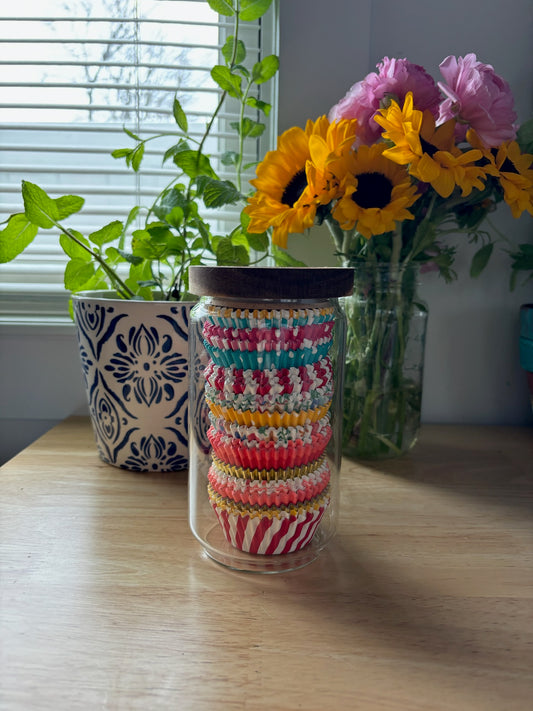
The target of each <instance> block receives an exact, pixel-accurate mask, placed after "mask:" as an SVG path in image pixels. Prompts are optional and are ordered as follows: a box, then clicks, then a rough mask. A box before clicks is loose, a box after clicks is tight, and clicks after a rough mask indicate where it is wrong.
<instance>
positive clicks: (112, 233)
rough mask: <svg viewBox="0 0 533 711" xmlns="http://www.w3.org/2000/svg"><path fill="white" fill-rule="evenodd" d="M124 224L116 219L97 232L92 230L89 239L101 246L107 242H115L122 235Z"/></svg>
mask: <svg viewBox="0 0 533 711" xmlns="http://www.w3.org/2000/svg"><path fill="white" fill-rule="evenodd" d="M123 229H124V225H123V224H122V222H120V221H119V220H114V221H113V222H110V223H109V224H108V225H105V226H104V227H102V228H101V229H99V230H97V231H96V232H91V234H90V235H89V239H90V240H91V242H92V243H93V244H97V245H98V246H99V247H101V246H102V245H104V244H106V243H107V242H113V240H116V239H118V238H119V237H120V235H121V234H122V230H123Z"/></svg>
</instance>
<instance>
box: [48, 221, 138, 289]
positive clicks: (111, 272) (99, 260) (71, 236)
mask: <svg viewBox="0 0 533 711" xmlns="http://www.w3.org/2000/svg"><path fill="white" fill-rule="evenodd" d="M50 219H51V218H50ZM52 221H53V223H54V225H55V226H56V227H57V228H58V229H60V230H61V232H63V234H65V235H66V236H67V237H68V238H69V239H71V240H72V241H73V242H75V243H76V244H77V245H78V246H80V247H81V248H82V249H84V250H85V251H86V252H88V253H89V254H90V255H91V257H92V258H93V259H94V260H95V261H96V262H97V263H98V264H99V265H100V267H101V268H102V269H103V270H104V272H105V273H106V274H107V276H108V277H109V279H110V280H111V282H112V283H113V284H114V285H115V287H116V289H117V291H118V293H119V294H120V295H121V296H122V298H124V299H132V298H134V297H135V294H134V292H133V291H132V290H131V289H130V288H129V287H128V286H127V285H126V284H125V283H124V282H123V281H122V279H121V278H120V277H119V275H118V274H117V273H116V272H115V271H114V269H112V268H111V267H110V266H109V264H107V262H106V261H105V260H104V259H103V258H102V257H101V256H100V255H99V254H98V253H97V252H94V251H93V250H92V249H91V248H90V247H87V245H85V244H83V242H82V241H81V240H79V239H78V238H77V237H76V235H74V234H73V233H72V232H71V231H70V230H69V229H67V228H66V227H63V225H62V224H61V223H60V222H56V221H55V220H52Z"/></svg>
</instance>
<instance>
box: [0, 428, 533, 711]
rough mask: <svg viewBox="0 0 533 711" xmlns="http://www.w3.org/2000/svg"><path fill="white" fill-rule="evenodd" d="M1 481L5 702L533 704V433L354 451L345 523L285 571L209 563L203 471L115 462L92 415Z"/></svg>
mask: <svg viewBox="0 0 533 711" xmlns="http://www.w3.org/2000/svg"><path fill="white" fill-rule="evenodd" d="M0 476H1V486H2V489H1V497H0V506H1V509H0V516H1V518H0V540H1V553H0V566H1V567H0V572H1V598H0V622H1V632H0V634H1V638H0V645H1V652H0V708H1V709H2V711H11V710H13V709H16V710H17V711H18V710H23V711H34V710H36V709H50V710H53V711H56V710H57V709H68V710H69V711H73V710H76V709H83V710H85V709H89V710H91V711H92V710H94V709H124V710H129V709H143V711H152V709H178V710H179V711H182V710H186V709H199V710H203V709H209V710H210V711H211V710H212V709H224V710H225V709H229V710H231V709H244V710H246V711H248V710H250V711H251V710H252V709H253V710H254V711H267V710H268V711H285V710H287V711H289V710H290V711H293V710H294V709H305V710H313V711H314V710H316V711H329V710H330V709H331V710H332V711H337V710H339V711H340V710H344V709H348V710H351V709H365V710H366V709H368V710H369V711H381V710H382V709H383V710H387V711H395V710H397V709H398V710H400V709H401V710H402V711H403V710H405V711H418V710H420V711H433V710H434V709H435V710H439V711H440V710H441V709H442V710H443V711H444V710H446V711H471V710H477V709H479V710H480V711H493V710H494V711H514V710H515V709H516V710H520V711H526V709H527V711H530V709H531V708H533V646H532V645H533V569H532V550H533V518H532V509H533V430H531V429H530V428H499V427H498V428H496V427H478V428H473V427H456V426H426V427H425V428H424V429H423V432H422V437H421V441H420V442H419V444H418V445H417V446H416V448H415V449H414V451H413V452H412V453H411V454H409V455H407V456H405V457H404V458H402V459H398V460H394V461H387V462H382V463H378V464H374V465H372V466H370V465H362V464H357V463H354V462H351V461H347V460H345V461H344V463H343V471H342V482H341V487H342V497H341V520H340V525H339V530H338V535H337V536H336V538H335V539H334V541H333V542H332V544H330V546H329V548H328V549H327V550H326V551H324V552H323V553H322V554H321V556H320V557H319V559H318V560H317V561H315V562H314V563H312V564H311V565H309V566H307V567H306V568H303V569H301V570H298V571H295V572H292V573H283V574H280V575H271V576H265V575H254V574H247V573H236V572H233V571H230V570H227V569H225V568H223V567H222V566H220V565H218V564H216V563H214V562H213V561H211V560H209V559H208V558H206V557H205V556H204V555H203V554H202V552H201V548H200V545H199V544H198V543H197V541H196V540H195V539H194V538H193V536H192V534H191V533H190V531H189V528H188V523H187V475H186V473H178V474H155V475H154V474H150V475H146V474H135V473H131V472H126V471H122V470H119V469H115V468H113V467H110V466H107V465H105V464H103V463H102V462H100V461H99V459H98V458H97V455H96V451H95V447H94V444H93V438H92V432H91V430H90V425H89V423H88V420H86V419H84V418H73V419H70V420H67V421H66V422H65V423H63V424H61V425H59V426H58V427H56V428H55V429H53V430H52V431H51V432H49V433H48V434H46V435H45V436H44V437H42V438H41V439H40V440H38V441H37V442H36V443H34V444H33V445H32V446H31V447H29V448H28V449H26V450H25V451H24V452H22V453H21V454H20V455H18V456H17V457H15V458H14V459H12V460H11V461H10V462H8V463H7V464H6V465H5V466H4V467H3V468H2V469H1V470H0Z"/></svg>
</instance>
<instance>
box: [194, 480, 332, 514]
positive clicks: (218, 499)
mask: <svg viewBox="0 0 533 711" xmlns="http://www.w3.org/2000/svg"><path fill="white" fill-rule="evenodd" d="M207 491H208V494H209V501H210V502H211V504H212V505H213V506H216V507H217V509H225V510H226V511H227V512H228V513H230V514H233V515H235V514H237V515H239V516H252V517H254V516H260V517H261V518H264V517H265V516H266V517H268V518H272V517H273V516H275V517H276V518H277V517H279V515H280V514H282V513H283V514H285V515H287V514H288V515H289V516H301V515H302V514H304V513H306V512H307V511H317V510H318V509H320V508H324V507H325V506H327V504H328V503H329V486H327V487H326V488H325V489H324V491H323V492H322V493H321V494H319V495H318V496H315V497H314V498H312V499H309V501H303V502H301V503H299V504H287V505H285V504H281V506H258V505H257V504H253V505H251V506H249V505H247V504H241V503H239V502H237V501H233V500H232V499H226V498H224V497H223V496H220V495H219V494H217V493H216V492H215V491H213V489H212V487H211V484H208V486H207Z"/></svg>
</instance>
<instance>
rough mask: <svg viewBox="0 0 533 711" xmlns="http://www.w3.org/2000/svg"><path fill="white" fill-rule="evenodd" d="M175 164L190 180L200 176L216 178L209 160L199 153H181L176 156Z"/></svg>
mask: <svg viewBox="0 0 533 711" xmlns="http://www.w3.org/2000/svg"><path fill="white" fill-rule="evenodd" d="M174 163H175V164H176V165H177V166H178V168H181V170H182V171H183V172H184V173H185V174H186V175H188V176H189V177H190V178H196V177H197V176H199V175H209V176H210V177H213V178H214V177H216V176H215V172H214V171H213V169H212V168H211V163H210V162H209V158H208V157H207V156H205V155H203V154H202V153H198V151H193V150H187V151H180V152H179V153H177V154H176V155H175V156H174Z"/></svg>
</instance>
